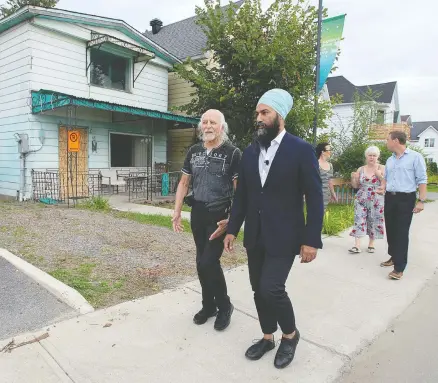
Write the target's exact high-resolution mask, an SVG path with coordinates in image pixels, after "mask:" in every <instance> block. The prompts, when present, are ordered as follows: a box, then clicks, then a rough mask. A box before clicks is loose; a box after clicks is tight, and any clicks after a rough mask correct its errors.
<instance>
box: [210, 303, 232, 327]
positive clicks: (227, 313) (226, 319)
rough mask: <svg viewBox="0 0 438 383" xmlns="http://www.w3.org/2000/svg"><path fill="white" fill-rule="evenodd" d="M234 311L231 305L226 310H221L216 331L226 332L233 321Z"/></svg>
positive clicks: (215, 325) (216, 323) (215, 323)
mask: <svg viewBox="0 0 438 383" xmlns="http://www.w3.org/2000/svg"><path fill="white" fill-rule="evenodd" d="M233 311H234V306H233V304H232V303H230V307H228V309H226V310H219V312H218V314H217V317H216V321H215V322H214V329H215V330H217V331H222V330H225V329H226V328H227V327H228V326H229V325H230V321H231V314H232V313H233Z"/></svg>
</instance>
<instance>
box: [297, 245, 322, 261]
mask: <svg viewBox="0 0 438 383" xmlns="http://www.w3.org/2000/svg"><path fill="white" fill-rule="evenodd" d="M317 252H318V249H315V248H314V247H311V246H306V245H303V246H301V252H300V258H301V263H309V262H312V261H313V260H314V259H315V258H316V253H317Z"/></svg>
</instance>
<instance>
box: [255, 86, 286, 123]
mask: <svg viewBox="0 0 438 383" xmlns="http://www.w3.org/2000/svg"><path fill="white" fill-rule="evenodd" d="M259 104H264V105H268V106H270V107H271V108H272V109H274V110H275V111H276V112H277V113H278V114H279V115H280V116H281V117H283V119H284V120H285V119H286V117H287V115H288V114H289V112H290V111H291V109H292V106H293V104H294V99H293V97H292V96H291V95H290V93H289V92H286V91H285V90H283V89H271V90H268V91H267V92H266V93H265V94H264V95H263V96H262V97H261V98H260V100H259V102H258V103H257V105H259Z"/></svg>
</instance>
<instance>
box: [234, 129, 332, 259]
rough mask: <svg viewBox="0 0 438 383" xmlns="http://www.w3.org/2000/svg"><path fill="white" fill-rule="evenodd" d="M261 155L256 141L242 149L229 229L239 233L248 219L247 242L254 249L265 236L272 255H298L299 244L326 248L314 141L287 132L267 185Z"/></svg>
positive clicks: (265, 241)
mask: <svg viewBox="0 0 438 383" xmlns="http://www.w3.org/2000/svg"><path fill="white" fill-rule="evenodd" d="M259 155H260V146H259V145H258V144H257V143H253V144H251V145H250V146H248V147H247V148H246V149H245V150H244V152H243V156H242V159H241V162H240V171H239V178H238V181H237V189H236V193H235V196H234V201H233V206H232V209H231V216H230V220H229V223H228V230H227V232H228V233H229V234H233V235H235V236H236V235H237V234H238V232H239V230H240V228H241V226H242V224H243V222H244V221H245V231H244V246H245V247H246V248H247V249H252V248H254V247H256V246H257V245H259V244H260V242H261V241H262V243H263V245H264V246H265V249H266V252H267V253H268V254H269V255H273V256H276V255H278V256H287V255H291V256H292V255H297V254H299V253H300V248H301V245H308V246H312V247H315V248H322V242H321V231H322V221H323V215H324V204H323V195H322V184H321V177H320V174H319V165H318V161H317V159H316V155H315V152H314V149H313V148H312V146H311V145H310V144H308V143H307V142H305V141H303V140H302V139H300V138H298V137H295V136H293V135H292V134H290V133H286V134H285V135H284V137H283V140H282V141H281V143H280V146H279V148H278V150H277V153H276V154H275V157H274V159H273V161H272V164H271V166H270V169H269V173H268V177H267V179H266V182H265V184H264V186H263V187H262V184H261V180H260V172H259ZM303 196H305V199H306V205H307V222H305V218H304V201H303Z"/></svg>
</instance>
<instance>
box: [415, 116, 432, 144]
mask: <svg viewBox="0 0 438 383" xmlns="http://www.w3.org/2000/svg"><path fill="white" fill-rule="evenodd" d="M430 126H431V127H432V128H434V129H435V130H436V131H438V121H421V122H413V123H412V128H411V138H412V140H414V141H416V140H418V136H419V135H420V134H421V133H423V132H424V131H425V130H426V129H427V128H429V127H430Z"/></svg>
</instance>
